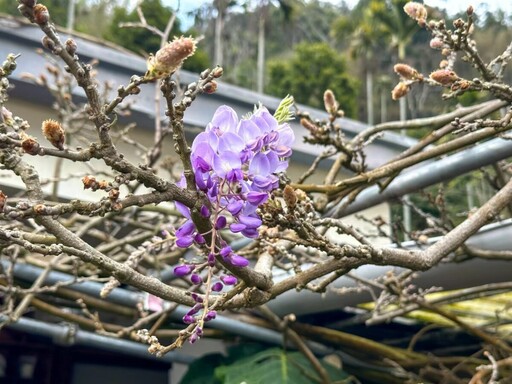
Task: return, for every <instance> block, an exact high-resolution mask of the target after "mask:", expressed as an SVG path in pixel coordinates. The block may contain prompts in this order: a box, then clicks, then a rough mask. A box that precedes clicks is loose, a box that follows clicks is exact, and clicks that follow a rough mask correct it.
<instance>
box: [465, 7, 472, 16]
mask: <svg viewBox="0 0 512 384" xmlns="http://www.w3.org/2000/svg"><path fill="white" fill-rule="evenodd" d="M473 12H474V8H473V6H472V5H470V6H469V7H468V9H466V13H467V15H468V16H472V15H473Z"/></svg>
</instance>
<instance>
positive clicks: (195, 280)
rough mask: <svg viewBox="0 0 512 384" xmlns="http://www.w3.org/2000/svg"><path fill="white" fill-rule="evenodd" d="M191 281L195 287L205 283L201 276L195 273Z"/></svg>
mask: <svg viewBox="0 0 512 384" xmlns="http://www.w3.org/2000/svg"><path fill="white" fill-rule="evenodd" d="M190 281H191V282H192V284H194V285H199V284H201V283H202V282H203V278H202V277H201V276H199V275H198V274H197V273H193V274H192V276H190Z"/></svg>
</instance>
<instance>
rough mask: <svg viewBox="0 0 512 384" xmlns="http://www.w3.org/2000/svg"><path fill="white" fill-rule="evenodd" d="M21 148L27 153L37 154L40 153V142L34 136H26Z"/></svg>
mask: <svg viewBox="0 0 512 384" xmlns="http://www.w3.org/2000/svg"><path fill="white" fill-rule="evenodd" d="M21 148H22V149H23V151H25V153H28V154H29V155H32V156H35V155H37V154H38V153H39V143H38V142H37V141H36V139H34V138H33V137H30V136H26V137H25V138H24V139H23V141H22V142H21Z"/></svg>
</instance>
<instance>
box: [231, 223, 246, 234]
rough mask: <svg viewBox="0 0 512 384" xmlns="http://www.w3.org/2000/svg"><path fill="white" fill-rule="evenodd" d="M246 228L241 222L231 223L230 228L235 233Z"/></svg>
mask: <svg viewBox="0 0 512 384" xmlns="http://www.w3.org/2000/svg"><path fill="white" fill-rule="evenodd" d="M245 228H246V226H245V224H241V223H232V224H230V225H229V229H230V230H231V232H233V233H238V232H242V231H243V230H244V229H245Z"/></svg>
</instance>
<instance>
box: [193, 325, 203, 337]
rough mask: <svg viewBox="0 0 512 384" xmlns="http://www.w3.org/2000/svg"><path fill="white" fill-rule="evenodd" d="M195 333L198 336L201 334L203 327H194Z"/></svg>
mask: <svg viewBox="0 0 512 384" xmlns="http://www.w3.org/2000/svg"><path fill="white" fill-rule="evenodd" d="M195 334H196V335H197V336H199V337H201V336H203V328H201V327H196V330H195Z"/></svg>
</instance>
